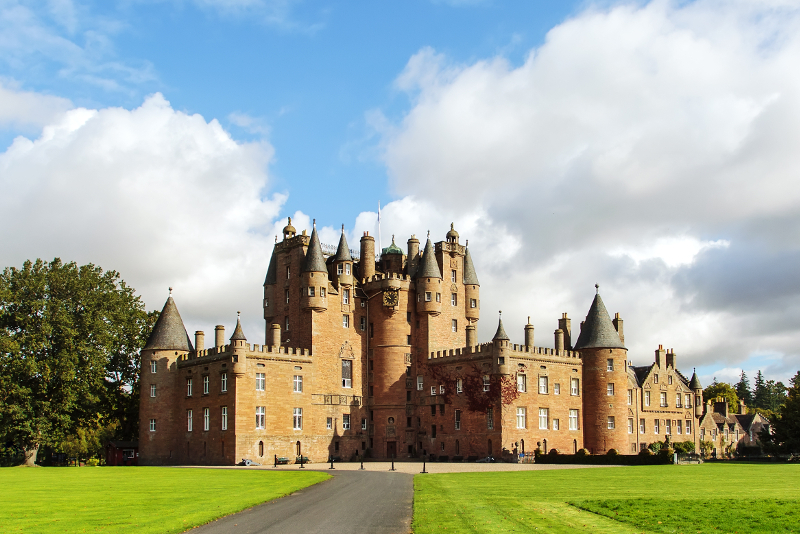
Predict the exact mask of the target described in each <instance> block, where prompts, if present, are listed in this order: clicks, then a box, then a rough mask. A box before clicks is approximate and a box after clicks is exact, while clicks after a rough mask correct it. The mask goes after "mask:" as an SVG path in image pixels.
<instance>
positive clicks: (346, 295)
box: [342, 289, 350, 304]
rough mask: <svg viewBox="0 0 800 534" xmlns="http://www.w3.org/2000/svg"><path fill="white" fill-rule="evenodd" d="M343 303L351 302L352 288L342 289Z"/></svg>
mask: <svg viewBox="0 0 800 534" xmlns="http://www.w3.org/2000/svg"><path fill="white" fill-rule="evenodd" d="M342 304H350V290H349V289H344V290H342Z"/></svg>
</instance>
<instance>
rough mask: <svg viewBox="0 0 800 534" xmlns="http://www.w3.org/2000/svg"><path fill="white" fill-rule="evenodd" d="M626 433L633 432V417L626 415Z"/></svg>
mask: <svg viewBox="0 0 800 534" xmlns="http://www.w3.org/2000/svg"><path fill="white" fill-rule="evenodd" d="M628 434H633V418H632V417H628Z"/></svg>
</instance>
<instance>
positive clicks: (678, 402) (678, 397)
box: [675, 393, 683, 408]
mask: <svg viewBox="0 0 800 534" xmlns="http://www.w3.org/2000/svg"><path fill="white" fill-rule="evenodd" d="M682 398H683V395H681V394H680V393H676V394H675V407H676V408H683V406H681V399H682Z"/></svg>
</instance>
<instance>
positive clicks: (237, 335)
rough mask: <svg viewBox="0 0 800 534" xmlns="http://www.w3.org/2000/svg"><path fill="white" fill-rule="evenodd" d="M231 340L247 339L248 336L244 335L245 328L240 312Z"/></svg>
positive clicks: (237, 315)
mask: <svg viewBox="0 0 800 534" xmlns="http://www.w3.org/2000/svg"><path fill="white" fill-rule="evenodd" d="M231 341H247V338H246V337H245V336H244V330H242V321H241V320H240V319H239V314H238V313H237V314H236V328H235V329H234V330H233V335H232V336H231Z"/></svg>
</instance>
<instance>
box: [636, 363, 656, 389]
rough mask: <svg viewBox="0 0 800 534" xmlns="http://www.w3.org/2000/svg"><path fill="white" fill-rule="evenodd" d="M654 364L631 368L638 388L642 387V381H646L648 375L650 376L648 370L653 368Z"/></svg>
mask: <svg viewBox="0 0 800 534" xmlns="http://www.w3.org/2000/svg"><path fill="white" fill-rule="evenodd" d="M654 365H655V364H654V363H651V364H650V365H641V366H635V367H634V366H632V367H631V369H633V373H634V375H635V376H636V380H637V381H638V382H639V386H642V385H644V381H645V380H647V377H648V375H649V374H650V370H651V369H652V368H653V366H654Z"/></svg>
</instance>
